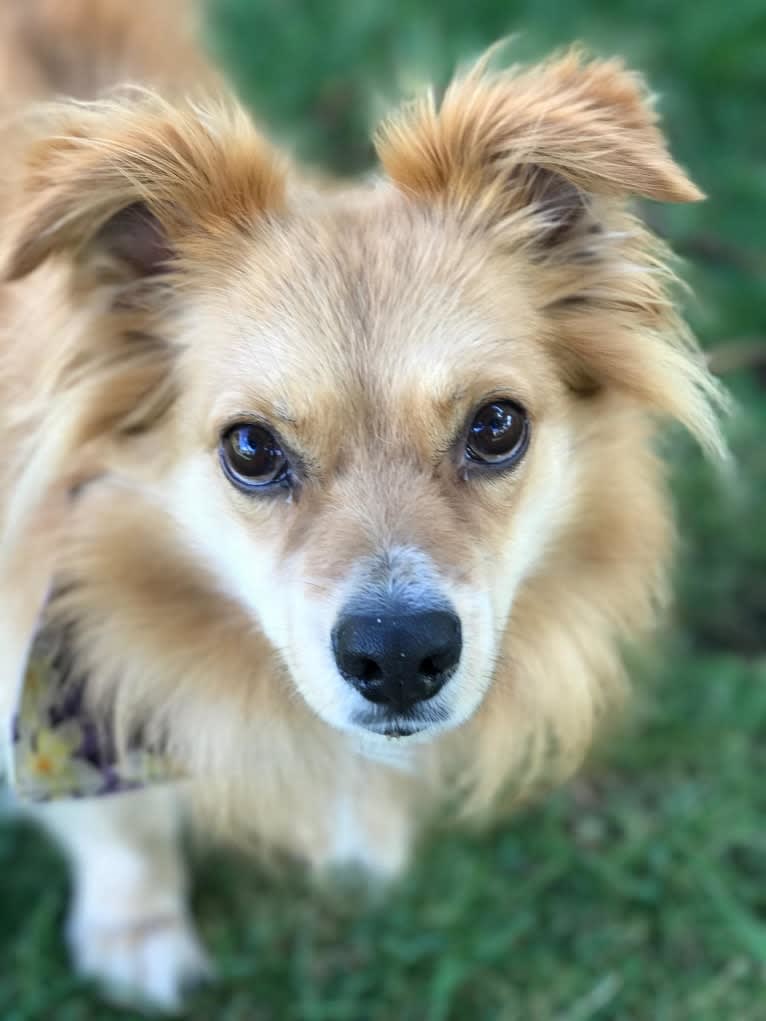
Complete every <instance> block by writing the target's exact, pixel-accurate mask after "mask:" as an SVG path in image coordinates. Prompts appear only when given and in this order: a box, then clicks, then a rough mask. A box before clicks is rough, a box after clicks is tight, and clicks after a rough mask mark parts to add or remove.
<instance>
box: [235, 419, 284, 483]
mask: <svg viewBox="0 0 766 1021" xmlns="http://www.w3.org/2000/svg"><path fill="white" fill-rule="evenodd" d="M220 456H221V464H222V465H223V470H224V472H225V474H226V476H227V478H228V479H229V481H230V482H233V483H234V485H235V486H238V487H239V488H240V489H245V490H253V489H259V488H261V487H265V486H271V485H274V484H275V483H279V482H284V481H286V480H287V477H288V474H289V466H288V462H287V457H286V456H285V453H284V451H283V450H282V448H281V446H280V445H279V441H278V440H277V438H276V436H275V435H274V434H273V433H272V432H269V430H268V429H267V428H266V427H265V426H262V425H258V424H257V423H255V422H242V423H240V424H238V425H232V426H230V427H229V428H228V429H227V430H226V432H225V433H224V434H223V436H222V437H221V447H220Z"/></svg>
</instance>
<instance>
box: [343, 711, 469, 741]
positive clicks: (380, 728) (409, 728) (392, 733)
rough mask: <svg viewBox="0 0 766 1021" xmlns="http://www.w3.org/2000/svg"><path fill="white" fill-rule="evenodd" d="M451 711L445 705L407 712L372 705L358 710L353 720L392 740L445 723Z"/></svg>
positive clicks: (372, 732)
mask: <svg viewBox="0 0 766 1021" xmlns="http://www.w3.org/2000/svg"><path fill="white" fill-rule="evenodd" d="M449 716H450V714H449V712H448V710H447V709H446V708H445V707H444V706H438V705H429V706H428V708H425V707H423V708H417V709H411V710H408V711H406V712H392V711H391V710H390V709H384V708H383V707H370V708H369V709H365V710H364V711H363V712H357V713H355V714H354V716H353V718H352V722H353V723H354V725H355V726H357V727H363V728H364V729H365V730H366V731H368V732H369V733H371V734H379V735H380V736H381V737H386V738H390V739H392V740H400V739H402V738H407V737H414V736H415V734H423V733H425V732H427V731H428V730H432V729H434V728H435V727H436V726H437V725H442V726H443V725H444V724H445V723H446V722H447V721H448V720H449Z"/></svg>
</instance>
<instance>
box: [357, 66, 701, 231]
mask: <svg viewBox="0 0 766 1021" xmlns="http://www.w3.org/2000/svg"><path fill="white" fill-rule="evenodd" d="M486 64H487V58H485V59H483V60H482V61H480V62H479V63H478V64H477V65H476V66H475V67H474V69H473V70H471V71H470V72H469V73H468V75H467V76H465V77H463V78H458V79H456V80H455V81H453V83H452V84H451V85H450V86H449V87H448V89H447V91H446V93H445V95H444V98H443V100H442V102H441V104H440V105H439V106H437V104H436V102H435V100H434V98H433V96H432V95H430V94H429V95H428V96H426V98H425V99H423V100H421V101H419V102H416V103H415V104H413V105H412V106H410V107H407V108H405V109H404V110H403V111H402V112H401V113H400V114H398V115H396V116H394V117H393V118H392V119H391V120H389V121H388V122H387V123H384V125H383V126H382V128H381V129H380V131H379V132H378V136H377V143H376V147H377V151H378V154H379V157H380V160H381V162H382V164H383V167H384V169H385V171H386V172H387V173H388V175H389V176H390V178H391V179H392V180H393V181H394V183H395V184H397V185H398V186H399V187H400V188H401V189H403V190H404V191H405V192H407V193H409V194H412V195H414V196H418V197H421V198H424V199H429V200H434V201H439V202H445V203H447V204H448V205H449V206H450V207H451V208H452V209H454V210H457V211H458V212H459V213H461V214H464V215H465V216H466V217H470V218H471V221H472V222H477V217H478V222H479V223H482V222H483V223H487V222H488V221H489V222H498V221H502V220H503V219H504V218H505V217H506V216H508V215H510V214H512V213H514V212H515V211H517V210H520V209H523V208H527V207H529V206H531V205H534V207H535V209H536V210H537V211H538V212H539V213H540V214H541V215H540V217H539V223H538V225H539V240H540V241H541V242H542V243H547V244H551V243H554V242H555V241H557V240H558V239H559V238H561V237H562V236H563V235H565V234H566V233H567V232H568V229H569V228H571V227H572V226H574V225H575V224H576V223H577V221H578V220H579V219H580V218H581V217H582V215H583V214H584V212H585V211H586V209H587V206H588V198H589V196H599V195H606V196H626V195H630V194H633V195H640V196H644V197H646V198H651V199H658V200H661V201H666V202H694V201H695V200H698V199H701V198H703V195H702V193H701V192H700V191H699V190H698V189H697V188H696V187H695V186H694V185H693V184H692V182H691V181H690V180H689V179H688V177H687V176H686V175H685V174H684V172H683V171H682V170H681V168H680V167H679V166H678V165H677V164H676V163H675V162H674V161H673V160H672V159H671V157H670V155H669V154H668V151H667V148H666V146H665V142H664V139H663V137H662V134H661V133H660V131H659V130H658V128H657V126H656V116H655V114H654V111H653V109H652V105H651V101H650V98H649V96H648V95H647V93H646V90H645V88H644V85H643V82H642V79H641V78H640V77H639V76H638V75H636V74H634V73H632V72H630V71H627V70H626V69H625V68H624V67H623V65H622V64H621V63H620V62H619V61H616V60H612V61H591V62H587V61H585V60H584V59H583V57H582V55H581V54H580V53H579V51H577V50H572V51H570V52H569V53H567V54H565V55H564V56H563V57H559V58H557V59H554V60H552V61H550V62H548V63H545V64H542V65H537V66H534V67H531V68H528V69H524V68H522V69H519V68H512V69H510V70H508V71H505V72H500V73H498V74H490V73H488V72H487V71H486Z"/></svg>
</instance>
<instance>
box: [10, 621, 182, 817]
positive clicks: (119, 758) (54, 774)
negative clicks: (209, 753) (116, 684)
mask: <svg viewBox="0 0 766 1021" xmlns="http://www.w3.org/2000/svg"><path fill="white" fill-rule="evenodd" d="M70 674H71V670H70V669H69V664H68V661H67V657H66V654H65V649H63V648H62V643H61V642H56V641H55V640H54V639H53V638H52V636H51V635H50V634H48V633H46V632H45V631H43V632H42V633H41V634H40V635H39V636H38V638H37V639H36V640H35V642H34V643H33V646H32V651H31V653H30V656H29V660H28V663H27V668H26V671H25V675H24V681H23V686H22V691H21V696H20V699H19V705H18V708H17V713H16V718H15V720H14V727H13V737H12V761H11V768H10V773H11V776H10V780H11V782H12V785H13V787H14V789H15V792H16V794H17V795H18V796H19V797H20V798H22V799H26V800H30V801H47V800H50V799H55V798H83V797H96V796H100V795H104V794H113V793H118V792H120V791H125V790H135V789H136V788H140V787H145V786H147V785H149V784H156V783H167V782H169V781H173V780H178V779H181V777H182V774H181V771H180V770H178V769H177V768H176V767H175V766H174V765H173V764H172V763H170V762H169V760H168V759H167V758H166V757H165V756H163V755H161V754H158V753H157V752H156V751H154V750H152V749H150V748H145V747H143V746H142V745H140V744H133V745H132V746H131V747H130V748H129V749H128V750H127V751H125V752H123V753H122V754H118V753H117V751H116V750H115V743H114V741H113V740H112V737H111V735H110V734H109V733H108V732H106V731H105V728H104V725H103V723H101V724H96V722H95V721H94V720H93V718H92V717H91V715H90V714H89V713H88V707H87V700H86V698H85V694H84V690H83V688H84V686H83V683H82V681H80V682H76V683H73V682H72V678H71V676H70Z"/></svg>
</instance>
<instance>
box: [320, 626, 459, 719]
mask: <svg viewBox="0 0 766 1021" xmlns="http://www.w3.org/2000/svg"><path fill="white" fill-rule="evenodd" d="M332 644H333V651H334V653H335V662H336V663H337V664H338V669H339V670H340V672H341V674H342V675H343V677H345V679H346V680H347V681H348V682H349V683H350V684H353V686H354V687H355V688H356V689H357V690H358V691H359V692H361V694H362V695H364V697H365V698H366V699H369V701H370V702H377V703H379V704H382V705H386V706H390V707H391V708H392V709H394V710H395V711H397V712H404V711H405V710H407V709H409V708H410V707H411V706H413V705H414V704H415V703H416V702H423V701H424V700H425V699H428V698H432V697H433V696H434V695H435V694H436V692H437V691H439V689H440V688H441V687H442V686H443V685H444V684H445V683H446V682H447V681H448V680H449V678H450V677H451V676H452V674H453V673H454V672H455V668H456V667H457V665H458V662H459V661H460V652H461V649H462V645H463V642H462V638H461V634H460V618H459V617H457V616H456V615H455V614H454V613H452V611H451V610H423V611H416V612H412V611H411V612H401V613H348V614H344V615H343V616H342V617H341V618H340V620H339V621H338V624H337V625H336V627H335V630H334V631H333V636H332Z"/></svg>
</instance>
